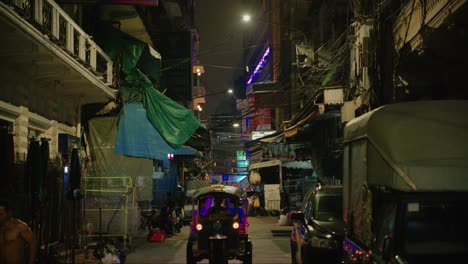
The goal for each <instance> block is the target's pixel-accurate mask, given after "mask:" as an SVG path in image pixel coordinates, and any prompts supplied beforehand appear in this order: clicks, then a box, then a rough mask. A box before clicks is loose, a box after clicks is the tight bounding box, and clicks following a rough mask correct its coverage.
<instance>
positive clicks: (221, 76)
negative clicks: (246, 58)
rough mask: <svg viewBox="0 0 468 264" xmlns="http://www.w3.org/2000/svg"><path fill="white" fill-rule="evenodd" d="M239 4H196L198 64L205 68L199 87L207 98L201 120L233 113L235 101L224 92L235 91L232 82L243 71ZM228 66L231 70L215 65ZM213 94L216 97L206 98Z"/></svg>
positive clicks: (207, 0) (213, 0)
mask: <svg viewBox="0 0 468 264" xmlns="http://www.w3.org/2000/svg"><path fill="white" fill-rule="evenodd" d="M241 4H242V1H238V0H234V1H230V0H198V1H196V10H195V25H196V27H197V28H198V31H199V34H200V51H199V52H200V53H201V55H200V56H199V60H200V64H201V65H204V66H205V74H203V75H202V77H201V85H202V86H205V89H206V93H207V95H208V96H207V97H206V104H205V107H204V109H203V117H204V118H208V116H207V115H210V114H233V113H234V111H235V99H234V97H233V95H230V94H227V93H223V91H227V90H228V89H234V81H235V80H236V79H237V78H238V77H239V76H241V75H242V74H243V72H245V70H243V69H244V68H245V67H244V63H243V51H242V31H243V30H245V25H244V24H242V22H241V15H242V11H243V10H242V8H241V6H242V5H241ZM210 65H214V66H223V67H230V69H225V68H220V67H214V66H210ZM213 93H219V94H217V95H213V96H209V95H210V94H213Z"/></svg>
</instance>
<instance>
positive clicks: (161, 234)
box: [148, 229, 166, 242]
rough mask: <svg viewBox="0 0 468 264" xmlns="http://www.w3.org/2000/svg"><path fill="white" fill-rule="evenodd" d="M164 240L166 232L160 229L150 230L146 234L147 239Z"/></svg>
mask: <svg viewBox="0 0 468 264" xmlns="http://www.w3.org/2000/svg"><path fill="white" fill-rule="evenodd" d="M164 240H166V232H165V231H164V230H162V229H160V230H154V229H153V230H151V231H150V233H149V234H148V241H150V242H164Z"/></svg>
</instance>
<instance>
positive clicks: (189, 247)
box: [186, 242, 197, 264]
mask: <svg viewBox="0 0 468 264" xmlns="http://www.w3.org/2000/svg"><path fill="white" fill-rule="evenodd" d="M186 259H187V264H195V263H197V262H196V261H195V260H194V259H193V250H192V242H188V243H187V253H186Z"/></svg>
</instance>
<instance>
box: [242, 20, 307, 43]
mask: <svg viewBox="0 0 468 264" xmlns="http://www.w3.org/2000/svg"><path fill="white" fill-rule="evenodd" d="M251 20H252V17H251V16H250V15H249V14H244V15H242V21H243V22H244V23H248V22H250V21H251ZM255 21H258V22H263V23H265V24H270V25H276V26H280V27H283V28H286V29H289V30H293V31H297V32H299V33H301V34H302V37H304V44H305V46H306V47H307V37H306V35H305V34H304V32H303V31H302V30H300V29H297V28H293V27H290V26H287V25H284V24H280V23H274V22H271V21H266V20H263V19H255Z"/></svg>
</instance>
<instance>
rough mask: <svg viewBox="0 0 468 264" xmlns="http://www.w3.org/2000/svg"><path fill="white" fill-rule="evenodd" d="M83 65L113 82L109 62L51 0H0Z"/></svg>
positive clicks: (111, 67) (110, 62) (108, 82)
mask: <svg viewBox="0 0 468 264" xmlns="http://www.w3.org/2000/svg"><path fill="white" fill-rule="evenodd" d="M1 1H2V2H5V3H6V4H8V5H10V6H13V7H14V9H15V11H16V12H17V13H18V14H19V15H21V16H22V17H23V18H25V19H26V20H27V21H29V22H30V23H31V24H33V25H34V26H35V27H36V28H38V29H39V30H40V31H41V32H42V33H44V34H46V35H47V36H49V38H50V39H51V40H52V41H53V42H54V43H56V44H57V45H58V46H60V47H61V48H62V49H64V50H65V51H67V52H68V53H69V54H70V55H72V56H73V57H74V58H76V59H77V60H78V61H79V62H80V63H82V64H84V65H85V66H87V68H88V69H90V70H91V71H92V72H93V74H94V75H95V76H96V77H97V78H98V79H100V80H101V81H103V82H104V83H105V84H106V85H112V84H113V62H112V60H111V59H110V57H109V56H107V54H106V53H104V51H103V50H102V49H101V48H100V47H99V46H98V45H97V44H96V43H95V42H94V41H93V40H92V37H91V36H89V35H88V34H86V32H84V31H83V29H81V27H80V26H79V25H78V24H76V22H75V21H73V19H72V18H71V17H70V16H69V15H68V14H67V13H66V12H65V11H64V10H63V9H62V8H61V7H60V6H59V5H58V4H57V3H56V2H54V1H53V0H1Z"/></svg>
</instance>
